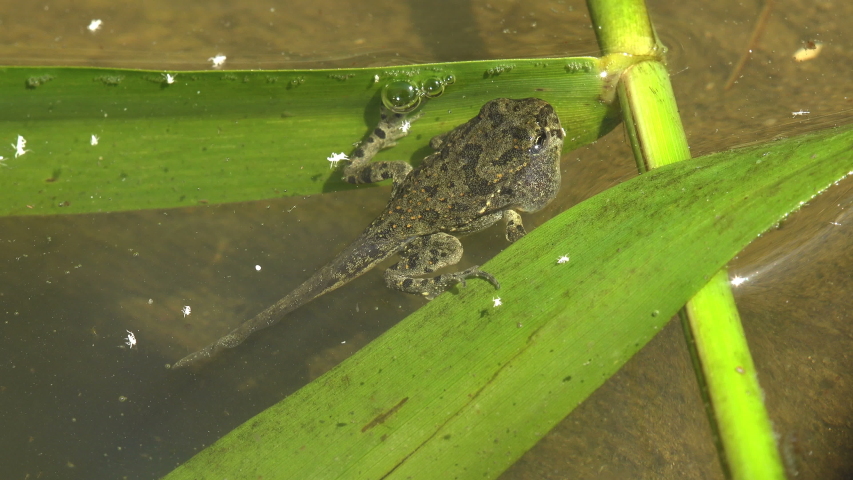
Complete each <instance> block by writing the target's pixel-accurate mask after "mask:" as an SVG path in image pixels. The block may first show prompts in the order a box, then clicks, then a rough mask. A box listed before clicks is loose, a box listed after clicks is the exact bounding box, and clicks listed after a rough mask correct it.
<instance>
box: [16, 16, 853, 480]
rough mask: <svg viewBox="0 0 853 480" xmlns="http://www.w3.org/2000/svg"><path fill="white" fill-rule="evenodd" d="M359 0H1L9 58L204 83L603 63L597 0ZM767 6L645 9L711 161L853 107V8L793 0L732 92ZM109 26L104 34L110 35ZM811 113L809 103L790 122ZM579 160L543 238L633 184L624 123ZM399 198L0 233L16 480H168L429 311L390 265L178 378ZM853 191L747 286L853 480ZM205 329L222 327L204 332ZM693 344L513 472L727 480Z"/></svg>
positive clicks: (789, 412)
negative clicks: (223, 73) (233, 77)
mask: <svg viewBox="0 0 853 480" xmlns="http://www.w3.org/2000/svg"><path fill="white" fill-rule="evenodd" d="M350 5H351V6H350V7H348V8H346V9H342V8H339V6H338V4H337V3H334V2H323V1H311V2H295V1H294V2H272V3H271V2H266V3H262V2H240V3H236V2H181V3H180V4H177V3H174V2H162V1H151V2H144V3H141V2H115V1H111V2H105V1H87V2H69V1H64V2H51V3H21V2H10V1H6V2H2V3H0V38H2V41H0V64H4V65H24V64H27V65H55V64H67V65H95V66H116V67H133V68H154V69H160V70H165V69H169V70H181V69H202V68H207V66H208V65H209V63H208V62H207V58H208V57H211V56H213V55H215V54H217V53H222V54H225V55H227V56H228V60H227V63H226V68H235V69H236V68H288V67H292V68H304V67H321V66H322V67H331V66H368V65H381V64H386V65H387V64H401V63H411V62H416V61H417V62H421V61H447V60H462V59H475V58H511V57H531V56H557V55H567V54H590V53H595V52H596V51H597V47H596V46H595V41H594V37H593V34H592V30H591V28H590V25H589V20H588V18H587V15H586V7H585V4H584V3H583V2H580V1H574V0H571V1H569V0H567V1H553V2H540V3H538V4H536V5H530V4H529V2H515V1H513V2H511V1H500V0H499V1H491V2H488V3H486V2H470V3H465V2H458V1H434V2H430V3H426V2H372V3H366V2H363V3H351V4H350ZM759 8H760V5H759V4H758V2H745V1H741V2H735V1H730V0H720V1H717V2H704V1H701V0H685V1H679V2H672V1H667V2H664V1H654V2H650V9H651V11H652V15H653V20H654V21H655V23H656V26H657V29H658V31H659V33H660V34H661V36H662V37H663V39H664V41H665V42H666V43H667V44H668V45H669V46H670V48H671V56H670V69H671V71H672V72H673V74H674V76H673V84H674V87H675V90H676V95H677V97H678V99H679V106H680V109H681V112H682V118H683V120H684V123H685V127H686V129H687V131H688V135H689V138H690V142H691V146H692V148H693V152H694V153H695V154H697V155H699V154H703V153H708V152H712V151H717V150H721V149H725V148H728V147H731V146H734V145H738V144H743V143H748V142H753V141H757V140H764V139H769V138H772V137H774V136H776V135H790V134H794V133H797V132H803V131H808V130H811V129H816V128H827V127H829V126H831V125H833V124H838V123H849V122H850V120H851V117H853V112H851V107H853V90H851V81H850V78H851V73H853V36H851V35H849V32H847V31H845V28H846V25H847V23H848V22H849V19H850V18H853V6H851V5H850V4H849V2H842V1H839V0H836V1H818V2H802V1H778V2H777V3H776V8H775V10H774V13H773V16H772V17H771V19H770V22H769V23H768V27H767V30H766V32H765V35H764V37H763V38H762V40H761V41H760V43H759V47H758V48H757V49H756V50H755V52H754V55H753V58H752V60H751V61H750V62H749V63H748V64H747V66H746V69H745V70H744V71H743V77H742V78H741V79H740V80H739V81H738V83H737V84H736V85H735V86H734V88H732V89H731V90H729V91H723V89H722V85H723V83H724V82H725V80H726V78H727V77H728V75H729V70H730V68H731V65H732V64H734V63H735V62H736V61H737V58H738V56H739V55H740V54H741V51H742V50H743V48H745V43H746V41H747V39H748V38H749V34H750V30H751V28H752V25H753V22H754V19H755V17H756V16H757V14H758V11H759ZM95 18H99V19H101V20H103V26H102V29H101V30H100V31H98V32H97V33H95V34H91V33H90V32H89V31H87V30H86V26H87V25H88V24H89V22H90V21H91V20H92V19H95ZM807 40H819V41H822V42H824V44H825V47H824V50H823V51H822V53H821V55H820V56H819V57H818V58H817V59H815V60H812V61H810V62H804V63H795V62H793V61H792V60H791V55H792V54H793V52H794V51H795V50H796V49H797V48H799V47H800V46H801V44H802V42H803V41H807ZM801 110H804V111H810V112H811V113H810V114H808V115H803V116H796V117H794V116H792V115H791V112H795V111H801ZM3 136H4V138H5V137H8V136H9V135H3ZM563 165H564V178H565V183H564V189H563V193H562V194H561V197H560V198H559V199H558V201H557V202H555V204H554V205H552V206H551V207H549V209H548V211H547V212H542V213H540V214H538V215H536V216H534V217H533V218H532V219H530V220H528V221H527V222H528V224H529V225H536V224H538V223H541V222H543V221H545V220H546V219H547V218H548V217H550V216H551V215H553V214H554V213H555V212H557V211H559V210H562V209H564V208H567V207H569V206H571V205H574V204H575V203H577V202H579V201H581V200H583V199H584V198H587V197H589V196H591V195H593V194H595V193H597V192H599V191H601V190H603V189H605V188H608V187H610V186H612V185H614V184H616V183H618V182H619V181H621V180H624V179H626V178H630V177H631V176H633V175H634V166H633V165H634V162H633V159H632V158H631V157H630V151H629V149H627V148H626V146H625V144H624V139H623V138H622V133H621V131H616V132H614V133H612V134H611V135H609V136H608V137H605V138H604V139H602V140H600V141H599V142H597V143H596V144H595V145H592V146H590V147H588V148H583V149H581V150H578V151H575V152H571V153H569V154H567V155H565V156H564V159H563ZM1 174H2V171H0V175H1ZM387 194H388V191H387V189H368V190H364V191H353V192H346V193H340V194H328V195H322V196H316V197H310V198H291V199H284V200H275V201H269V202H257V203H250V204H236V205H224V206H210V207H196V208H190V209H181V210H169V211H147V212H130V213H122V214H109V215H84V216H74V217H49V218H5V219H0V245H2V248H0V319H2V323H0V325H2V326H3V334H2V338H0V351H2V352H3V355H2V357H0V359H2V362H0V424H2V425H3V428H2V431H0V466H2V467H0V470H2V472H3V475H2V476H3V478H12V479H24V478H61V479H73V478H81V479H91V478H131V479H135V478H144V479H147V478H157V477H159V476H160V475H163V474H165V473H166V472H168V471H169V470H170V469H171V468H172V467H174V466H175V465H177V464H179V463H180V462H182V461H184V460H186V459H187V458H188V457H189V456H191V455H192V454H193V453H195V452H196V451H198V450H199V449H201V448H203V447H204V446H206V445H208V444H210V443H211V442H213V441H214V440H215V439H216V438H218V437H219V436H221V435H222V434H224V433H226V432H227V431H229V430H230V429H232V428H233V427H235V426H237V425H239V424H240V423H242V422H243V421H245V420H246V419H248V418H250V417H251V416H253V415H255V414H256V413H258V412H260V411H261V410H263V409H264V408H266V407H268V406H269V405H271V404H273V403H275V402H276V401H278V400H280V399H281V398H283V397H284V396H286V395H287V394H289V393H291V392H293V391H295V390H296V389H298V388H299V387H300V386H302V385H304V384H305V383H306V382H308V381H309V380H310V379H311V378H314V377H316V376H317V375H319V374H320V373H322V372H323V371H325V370H326V369H328V368H329V367H330V366H332V365H334V364H336V363H337V362H339V361H340V360H341V359H343V358H345V356H346V355H348V354H350V353H352V352H353V351H354V350H355V349H357V348H358V347H359V346H361V345H363V344H364V343H366V342H367V341H369V340H370V339H372V338H374V337H375V336H377V335H378V334H379V333H381V332H382V331H384V330H385V329H387V328H388V327H389V326H390V325H392V324H394V323H395V322H396V321H398V320H399V319H401V318H403V317H404V316H405V315H406V314H407V313H408V312H411V311H413V310H414V309H416V308H417V307H418V306H419V305H421V304H422V302H423V301H422V300H420V299H417V298H413V297H410V296H405V295H402V294H399V293H395V292H391V291H388V290H387V289H386V288H385V287H384V283H383V281H382V278H381V272H380V271H376V272H372V273H371V274H369V275H366V276H365V277H364V278H362V279H359V280H357V281H356V282H354V283H353V284H351V285H349V286H347V287H345V288H342V289H341V290H339V291H337V292H334V293H332V294H330V295H328V296H326V297H324V298H323V299H321V300H320V301H318V302H315V303H314V304H313V305H309V306H307V307H305V308H303V309H301V310H300V311H299V312H298V315H295V316H293V317H292V319H291V321H289V322H285V323H284V324H283V325H282V326H281V327H279V328H275V329H272V330H269V331H266V332H264V333H263V334H261V335H257V336H256V338H253V339H251V340H250V342H249V344H248V345H247V347H246V348H244V349H242V350H241V351H240V352H237V353H235V354H233V355H231V356H230V357H229V363H228V364H226V363H221V364H219V365H217V367H218V368H217V369H216V370H215V371H214V370H210V369H209V370H205V371H203V372H201V373H200V374H197V375H191V374H185V373H183V372H181V373H177V374H176V373H175V372H169V371H167V370H165V369H164V368H163V365H164V364H165V363H169V362H171V361H174V360H175V359H176V358H179V357H181V356H182V355H183V354H184V353H185V352H186V351H187V349H188V348H190V347H194V346H198V345H200V344H203V343H206V341H208V340H210V339H212V338H213V337H215V336H218V334H219V333H221V327H218V325H221V324H222V322H232V321H233V322H234V323H236V322H238V321H239V320H240V319H242V318H243V317H245V316H248V315H251V314H253V313H254V312H255V311H257V310H258V309H260V308H263V307H265V306H267V305H268V304H270V303H271V302H273V301H275V300H276V299H278V298H279V297H280V296H281V295H282V294H283V293H284V292H285V291H287V290H288V289H289V288H291V287H292V286H294V285H295V284H297V283H298V282H299V281H300V280H302V279H304V278H305V277H306V276H307V275H308V274H309V273H310V272H311V271H313V270H314V269H315V268H316V267H317V266H319V265H320V264H322V263H323V262H324V261H325V260H326V259H327V258H329V257H330V256H331V255H332V254H334V252H335V251H337V250H338V249H339V248H341V247H342V246H343V245H344V244H345V243H346V242H348V241H349V240H351V239H352V238H354V237H355V236H356V235H357V234H358V232H359V231H360V230H361V229H362V228H363V227H364V225H366V224H367V223H368V222H369V221H370V220H371V219H372V218H373V217H374V216H375V214H376V212H378V210H379V209H381V207H382V205H384V202H385V200H386V197H387ZM851 202H853V194H851V182H850V181H849V180H848V181H846V182H844V183H842V184H841V185H839V186H837V187H834V188H833V189H831V190H830V191H829V192H827V195H825V196H823V197H821V198H819V199H816V200H815V201H813V202H812V203H810V204H809V206H807V207H805V208H803V209H802V210H801V211H800V212H798V213H797V214H795V215H793V216H792V217H791V218H790V219H788V220H787V221H786V222H784V223H783V224H782V225H781V226H780V228H779V229H778V230H775V231H773V232H770V233H768V234H766V235H764V236H763V237H762V238H761V239H759V240H758V241H757V242H755V243H754V244H753V245H752V246H750V247H749V248H748V249H747V251H746V252H744V253H743V254H742V255H741V256H740V258H738V259H737V260H736V261H735V262H734V263H733V265H732V268H731V270H732V273H737V274H740V275H742V276H749V277H750V279H751V280H750V282H748V283H747V284H746V285H745V286H742V287H739V288H738V289H737V290H736V295H737V299H738V304H739V307H740V309H741V312H742V315H743V319H744V325H745V328H746V330H747V334H748V337H749V339H750V342H751V345H752V348H753V354H754V356H755V360H756V364H757V366H758V368H759V371H760V372H761V373H760V379H761V382H762V386H763V387H764V390H765V393H766V397H767V404H768V407H769V409H770V414H771V417H772V419H773V421H774V424H775V427H776V430H777V432H778V433H779V435H780V442H781V445H782V449H783V452H784V453H785V457H786V460H787V461H788V462H789V464H790V465H789V466H790V468H791V470H790V474H791V477H792V478H821V479H841V478H849V477H850V476H853V456H851V453H850V452H851V451H853V405H851V401H850V398H853V384H851V381H850V373H851V371H853V368H851V367H853V359H851V355H850V350H851V349H850V345H851V341H853V327H851V323H853V322H851V314H850V311H851V307H853V301H851V295H850V292H853V284H851V271H853V254H852V253H851V251H853V250H851V246H853V245H851V244H852V243H853V242H851V233H852V232H853V230H851V225H853V218H851V217H850V215H849V212H850V209H851ZM294 207H295V208H294ZM342 212H343V214H341V213H342ZM835 223H837V224H838V225H836V224H835ZM602 227H603V228H606V226H602ZM501 237H502V234H501V232H499V231H497V230H494V231H488V232H483V233H481V234H478V235H476V236H473V237H470V238H468V239H466V241H465V246H466V249H467V252H466V259H465V262H467V263H468V264H474V263H478V262H482V261H484V260H485V259H488V258H490V257H491V256H493V255H494V254H495V253H497V252H498V251H499V250H500V249H501V248H503V246H504V245H505V242H504V241H503V240H502V238H501ZM255 265H261V266H262V269H261V270H260V271H256V270H255V268H254V267H255ZM184 305H191V306H192V320H193V325H195V328H190V327H189V326H188V325H189V323H188V322H187V321H186V320H184V318H183V317H182V314H181V313H180V309H181V307H182V306H184ZM200 324H201V325H205V324H210V325H211V328H210V330H211V331H210V332H209V338H204V339H199V338H197V335H198V333H197V332H198V325H200ZM126 330H131V331H133V332H134V333H135V334H136V337H137V339H138V345H137V348H134V349H133V350H128V349H127V348H126V347H125V346H123V337H124V336H126ZM680 335H681V334H680V327H679V326H678V325H677V324H675V323H673V324H671V325H670V326H669V328H667V329H666V330H664V332H662V333H661V334H660V335H658V337H657V338H656V339H655V340H653V341H652V342H651V343H650V344H649V346H647V347H646V348H645V349H644V350H643V351H641V352H640V353H639V354H638V355H637V356H636V357H635V358H634V359H632V360H631V361H630V362H629V363H628V365H627V366H626V367H625V368H623V369H622V371H621V372H620V373H619V374H617V375H616V376H615V377H613V378H612V379H611V380H610V381H608V382H607V383H606V384H605V386H604V387H602V388H601V389H600V390H599V391H598V392H596V393H595V394H594V395H593V396H592V397H591V398H590V399H589V400H588V401H587V402H585V403H584V404H583V405H582V406H581V407H580V408H578V409H577V410H576V411H575V412H574V413H573V414H572V415H570V416H569V417H568V418H567V419H566V420H565V421H563V422H562V423H561V424H560V425H559V426H558V427H556V428H555V429H554V430H553V431H552V432H551V433H550V434H548V435H547V436H546V437H545V439H543V440H542V441H541V442H540V443H539V445H537V446H536V447H535V448H534V449H533V450H531V451H530V452H529V453H528V454H527V455H525V456H524V457H523V458H522V459H521V460H520V461H519V462H518V463H517V464H516V465H515V466H514V467H512V468H511V469H510V470H509V471H508V472H507V473H506V474H505V475H504V477H505V478H507V479H516V478H596V479H598V478H601V479H610V478H613V479H616V478H619V479H621V478H673V479H676V478H678V479H681V478H696V479H713V478H721V473H720V469H719V466H718V464H717V459H716V453H715V451H714V449H713V444H712V440H711V436H710V431H709V429H708V426H707V421H706V419H705V416H704V411H703V409H702V406H701V402H700V400H699V396H698V392H697V389H696V385H695V380H694V378H693V373H692V370H691V366H690V360H689V357H688V356H687V354H686V351H685V348H684V344H683V340H682V339H681V338H680ZM342 342H346V343H342ZM123 398H126V400H122V399H123Z"/></svg>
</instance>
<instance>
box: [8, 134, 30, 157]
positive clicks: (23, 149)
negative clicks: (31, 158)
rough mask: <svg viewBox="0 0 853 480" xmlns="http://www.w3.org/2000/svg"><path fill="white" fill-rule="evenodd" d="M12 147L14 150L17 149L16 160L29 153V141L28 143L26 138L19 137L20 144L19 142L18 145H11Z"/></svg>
mask: <svg viewBox="0 0 853 480" xmlns="http://www.w3.org/2000/svg"><path fill="white" fill-rule="evenodd" d="M11 145H12V148H14V149H15V158H18V157H20V156H21V155H23V154H25V153H27V152H28V151H29V150H26V148H27V141H26V140H25V139H24V137H23V136H21V135H18V142H17V143H13V144H11Z"/></svg>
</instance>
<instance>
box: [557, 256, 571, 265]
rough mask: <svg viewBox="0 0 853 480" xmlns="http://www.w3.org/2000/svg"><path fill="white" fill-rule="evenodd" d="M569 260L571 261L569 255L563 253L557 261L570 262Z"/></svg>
mask: <svg viewBox="0 0 853 480" xmlns="http://www.w3.org/2000/svg"><path fill="white" fill-rule="evenodd" d="M568 261H569V256H568V255H563V256H562V257H560V258H558V259H557V263H568Z"/></svg>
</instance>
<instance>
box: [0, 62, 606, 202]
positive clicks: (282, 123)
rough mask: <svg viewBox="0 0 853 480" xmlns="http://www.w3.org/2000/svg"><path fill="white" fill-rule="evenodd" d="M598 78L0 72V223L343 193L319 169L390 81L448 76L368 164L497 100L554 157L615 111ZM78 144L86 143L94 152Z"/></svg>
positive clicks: (574, 72) (374, 117) (400, 155)
mask: <svg viewBox="0 0 853 480" xmlns="http://www.w3.org/2000/svg"><path fill="white" fill-rule="evenodd" d="M600 70H601V66H600V65H599V61H598V59H595V58H589V57H582V58H561V59H540V60H507V61H478V62H459V63H446V64H431V65H418V66H409V67H384V68H366V69H347V70H292V71H264V72H242V71H221V72H220V71H208V72H178V73H177V75H176V77H175V82H174V83H173V84H167V83H166V81H165V78H164V77H163V74H162V73H161V72H152V71H141V70H114V69H96V68H58V67H53V68H42V67H5V68H0V103H2V104H3V106H4V108H3V110H2V111H0V141H2V142H7V143H6V144H4V143H0V152H3V153H0V155H3V156H4V157H6V158H5V160H4V164H5V167H0V215H33V214H40V215H44V214H62V213H85V212H107V211H122V210H134V209H141V208H172V207H181V206H191V205H198V204H215V203H226V202H240V201H250V200H260V199H267V198H274V197H282V196H291V195H310V194H317V193H323V192H328V191H337V190H343V189H349V188H354V187H353V186H351V185H349V184H346V183H345V182H343V181H341V179H340V176H341V174H340V172H339V171H332V170H330V168H329V166H330V164H329V162H328V161H327V160H326V158H327V157H329V156H330V155H331V154H332V153H333V152H344V153H347V154H349V153H350V152H351V151H352V149H353V143H354V142H356V141H358V140H360V139H362V138H364V137H365V135H366V134H367V133H368V132H370V131H371V130H372V129H373V127H374V126H375V124H376V123H377V122H378V118H379V113H378V109H379V96H380V90H381V88H382V86H383V85H384V84H385V83H386V82H388V81H391V80H394V79H408V80H410V81H412V82H414V83H419V82H422V81H424V80H425V79H430V78H446V77H447V76H450V75H452V76H453V77H454V78H455V82H454V83H453V84H450V85H447V86H445V90H444V93H443V94H442V95H441V96H440V97H438V98H435V99H431V100H428V101H426V103H425V104H424V106H423V107H421V108H422V111H423V112H424V116H423V117H422V118H421V119H420V120H419V121H418V122H417V123H416V124H415V126H414V127H413V131H412V133H411V134H410V135H409V136H408V137H406V138H404V139H403V140H401V141H400V142H399V145H398V146H397V147H395V148H394V149H391V150H390V151H388V152H382V153H380V155H379V157H378V159H380V160H381V159H386V160H387V159H394V160H400V159H405V160H412V161H418V160H419V159H420V158H422V157H423V156H425V155H426V154H427V153H428V147H427V144H428V142H429V139H430V138H431V137H432V136H434V135H437V134H440V133H444V132H446V131H448V130H450V129H451V128H453V127H455V126H456V125H459V124H461V123H464V122H465V121H467V120H468V119H470V118H471V117H473V116H474V115H476V113H477V112H478V111H479V108H480V106H481V105H483V104H484V103H486V101H488V100H491V99H493V98H497V97H501V96H505V97H514V98H522V97H529V96H536V97H540V98H543V99H545V100H546V101H549V102H551V103H552V104H553V105H554V107H555V108H556V110H557V112H558V114H559V115H560V117H561V118H562V119H563V122H564V125H565V126H566V128H567V130H568V132H567V134H568V137H567V139H566V142H565V149H566V150H568V149H572V148H576V147H577V146H580V145H584V144H587V143H589V142H592V141H594V140H596V139H597V138H599V137H600V136H601V135H603V134H604V133H606V132H608V131H609V130H610V129H612V128H613V126H615V125H616V124H617V123H618V121H619V118H618V112H617V110H616V108H615V107H614V106H613V105H611V104H607V103H605V102H603V101H601V98H602V96H603V94H604V91H605V88H606V86H605V84H604V81H603V79H602V78H601V77H600V76H599V73H600ZM489 72H492V73H489ZM498 72H499V73H498ZM377 77H378V78H379V79H380V80H379V81H378V82H377V81H376V80H375V79H376V78H377ZM497 78H500V81H496V79H497ZM31 79H36V80H31ZM38 79H49V80H38ZM28 85H35V86H30V87H28ZM17 135H22V136H24V138H25V139H26V140H27V150H28V153H26V154H24V155H22V156H20V157H18V158H14V152H15V150H14V149H13V148H12V147H11V146H7V147H4V145H8V143H9V142H15V140H16V138H17ZM92 135H97V136H98V137H99V138H100V140H99V144H98V145H97V146H93V145H90V139H91V136H92Z"/></svg>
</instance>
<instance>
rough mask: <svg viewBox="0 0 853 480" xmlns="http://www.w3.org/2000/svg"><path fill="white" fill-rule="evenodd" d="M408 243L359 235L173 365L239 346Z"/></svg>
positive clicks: (199, 360)
mask: <svg viewBox="0 0 853 480" xmlns="http://www.w3.org/2000/svg"><path fill="white" fill-rule="evenodd" d="M406 243H408V242H406V241H403V242H401V241H400V240H399V239H393V240H387V241H381V240H380V241H377V240H376V239H375V238H365V237H361V238H359V240H356V241H355V242H354V243H353V244H351V245H350V246H348V247H347V248H346V249H344V251H343V252H341V253H340V254H338V256H337V257H335V258H334V259H333V260H332V261H331V262H330V263H328V264H326V265H325V266H324V267H322V268H321V269H320V270H318V271H317V272H316V273H314V275H312V276H311V278H309V279H308V280H306V281H305V282H304V283H302V284H301V285H300V286H298V287H296V289H295V290H293V291H292V292H290V293H288V294H287V295H286V296H285V297H284V298H282V299H281V300H279V301H278V302H276V303H275V304H274V305H272V306H270V307H269V308H267V309H266V310H264V311H262V312H261V313H259V314H257V315H255V317H254V318H252V319H251V320H248V321H246V322H244V323H243V324H242V325H240V326H239V327H237V328H235V329H234V330H231V331H230V332H229V333H228V334H227V335H225V336H223V337H222V338H220V339H219V340H217V341H215V342H213V343H211V344H210V345H208V346H206V347H204V348H202V349H201V350H199V351H197V352H194V353H191V354H189V355H187V356H186V357H184V358H182V359H180V360H178V361H177V362H175V363H174V364H172V368H184V367H189V366H193V365H198V364H200V363H203V362H205V361H207V360H209V359H211V358H212V357H214V356H216V355H217V354H218V353H219V352H221V351H223V350H225V349H227V348H234V347H236V346H237V345H240V344H241V343H243V341H244V340H246V338H248V336H249V335H251V334H252V333H254V332H256V331H258V330H261V329H264V328H267V327H270V326H273V325H275V324H276V323H278V322H279V321H280V320H281V319H282V318H283V317H284V316H285V315H287V314H288V313H290V312H291V311H293V310H295V309H297V308H299V307H301V306H302V305H305V304H306V303H308V302H310V301H312V300H314V299H315V298H317V297H319V296H320V295H323V294H324V293H326V292H330V291H332V290H334V289H336V288H338V287H340V286H342V285H344V284H345V283H347V282H349V281H351V280H352V279H354V278H356V277H358V276H360V275H361V274H363V273H365V272H367V271H368V270H370V269H371V268H373V267H374V266H376V264H377V263H379V262H381V261H383V260H385V259H386V258H388V257H390V256H391V255H393V254H394V253H396V252H397V251H399V250H400V249H401V248H402V247H404V246H405V245H406Z"/></svg>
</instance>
